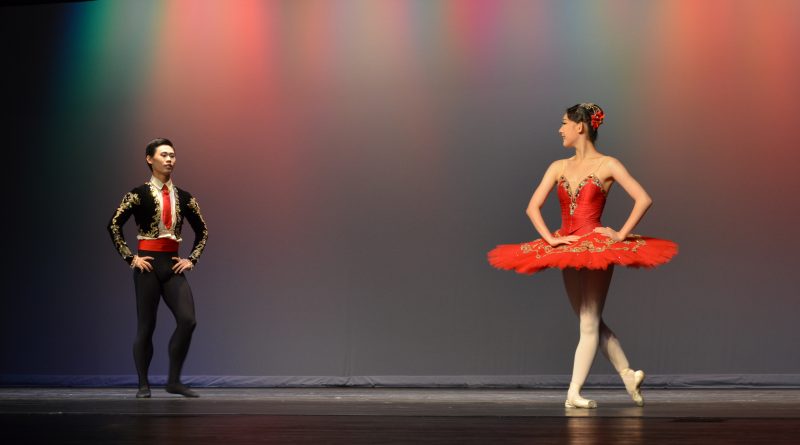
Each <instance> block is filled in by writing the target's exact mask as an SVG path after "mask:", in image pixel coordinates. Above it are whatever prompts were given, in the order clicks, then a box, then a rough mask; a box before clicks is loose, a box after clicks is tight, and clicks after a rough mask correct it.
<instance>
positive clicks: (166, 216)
mask: <svg viewBox="0 0 800 445" xmlns="http://www.w3.org/2000/svg"><path fill="white" fill-rule="evenodd" d="M145 160H146V161H147V166H148V167H149V168H150V171H151V172H152V177H151V178H150V180H149V181H148V182H146V183H145V184H143V185H140V186H139V187H136V188H134V189H133V190H131V191H130V192H128V193H126V194H125V196H124V197H123V198H122V202H121V203H120V205H119V207H118V208H117V210H116V211H115V212H114V215H113V216H112V217H111V221H110V222H109V224H108V232H109V233H110V234H111V240H112V241H113V242H114V247H115V248H116V249H117V252H119V254H120V255H122V258H123V259H124V260H125V261H126V262H127V263H128V264H130V266H131V268H132V269H133V284H134V289H135V292H136V314H137V323H138V326H137V331H136V340H135V342H134V344H133V359H134V362H135V363H136V372H137V374H138V375H139V390H138V391H137V392H136V397H137V398H148V397H150V383H149V381H148V379H147V372H148V369H149V368H150V361H151V359H152V358H153V331H154V330H155V327H156V314H157V312H158V303H159V301H160V299H161V297H162V296H163V297H164V301H165V302H166V303H167V306H168V307H169V309H170V311H172V315H173V316H175V321H176V323H177V325H176V327H175V332H174V333H173V334H172V338H171V339H170V341H169V377H168V378H167V386H166V387H165V390H166V391H167V392H169V393H172V394H180V395H182V396H184V397H199V396H198V394H197V393H196V392H194V391H192V390H191V389H189V387H187V386H186V385H184V384H183V383H181V378H180V377H181V368H182V367H183V362H184V360H185V359H186V353H187V352H188V351H189V343H190V342H191V340H192V332H193V331H194V328H195V325H196V322H195V317H194V299H193V298H192V290H191V288H190V287H189V282H188V281H187V280H186V277H185V276H184V272H186V271H188V270H191V269H192V268H193V267H194V265H195V264H196V263H197V259H198V258H199V257H200V254H202V252H203V249H204V248H205V247H206V240H207V239H208V229H207V228H206V222H205V220H204V219H203V215H202V214H201V213H200V206H199V205H198V204H197V200H196V199H195V198H194V197H193V196H192V195H191V194H190V193H189V192H187V191H186V190H183V189H179V188H178V187H175V185H173V183H172V170H173V169H174V168H175V149H174V148H173V145H172V142H170V141H169V139H164V138H159V139H154V140H152V141H150V143H149V144H147V149H146V151H145ZM131 215H133V217H134V219H135V221H136V225H137V226H138V228H139V235H138V236H137V237H136V238H137V239H138V240H139V246H138V247H139V248H138V254H136V255H134V254H133V253H131V250H130V248H128V245H127V243H126V242H125V238H124V236H123V234H122V226H123V225H125V222H126V221H128V218H130V216H131ZM184 216H185V217H186V219H187V220H188V221H189V224H190V225H191V226H192V230H194V233H195V238H194V244H193V245H192V251H191V253H190V254H189V257H188V258H180V257H179V256H178V246H179V243H180V241H181V225H182V223H183V217H184Z"/></svg>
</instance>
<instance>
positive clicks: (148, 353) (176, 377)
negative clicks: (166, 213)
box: [133, 251, 197, 386]
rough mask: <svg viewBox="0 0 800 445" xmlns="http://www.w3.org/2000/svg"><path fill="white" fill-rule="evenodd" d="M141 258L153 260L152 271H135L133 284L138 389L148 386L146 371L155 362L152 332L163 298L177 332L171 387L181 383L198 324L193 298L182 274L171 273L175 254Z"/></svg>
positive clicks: (171, 361) (171, 344)
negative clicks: (152, 361)
mask: <svg viewBox="0 0 800 445" xmlns="http://www.w3.org/2000/svg"><path fill="white" fill-rule="evenodd" d="M139 256H140V257H145V256H151V257H153V258H154V259H152V260H150V264H151V265H152V266H153V270H152V271H150V272H147V271H145V272H140V271H139V269H134V271H133V283H134V286H135V288H136V316H137V320H138V326H137V330H136V341H135V342H134V343H133V360H134V361H135V362H136V372H137V374H138V375H139V386H145V385H148V380H147V371H148V369H149V368H150V361H151V360H152V358H153V331H155V329H156V315H157V314H158V303H159V301H160V299H161V296H163V297H164V302H165V303H167V307H169V310H170V311H172V315H173V316H174V317H175V322H176V326H175V332H173V333H172V338H170V340H169V377H168V378H167V383H168V384H174V383H179V382H180V376H181V368H182V367H183V361H184V360H185V359H186V354H187V353H188V352H189V344H190V343H191V341H192V332H194V328H195V326H196V324H197V322H196V321H195V318H194V298H192V289H191V288H190V287H189V282H188V281H187V280H186V277H185V276H184V275H183V274H180V275H176V274H175V273H174V272H173V271H172V265H173V264H175V261H174V260H172V257H176V256H178V254H177V253H176V252H151V251H140V252H139Z"/></svg>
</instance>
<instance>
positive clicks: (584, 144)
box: [488, 103, 678, 408]
mask: <svg viewBox="0 0 800 445" xmlns="http://www.w3.org/2000/svg"><path fill="white" fill-rule="evenodd" d="M604 117H605V115H604V113H603V110H602V109H601V108H600V107H599V106H597V105H595V104H592V103H582V104H578V105H575V106H572V107H570V108H568V109H567V112H566V113H565V114H564V116H563V118H562V122H561V128H559V130H558V132H559V134H561V139H562V141H563V146H564V147H574V148H575V155H574V156H572V157H570V158H567V159H560V160H558V161H555V162H553V163H552V164H551V165H550V167H549V168H548V169H547V171H546V172H545V174H544V178H543V179H542V182H541V183H540V184H539V186H538V187H537V188H536V191H535V192H534V193H533V196H532V197H531V200H530V203H529V204H528V209H527V214H528V217H530V219H531V222H533V226H534V227H535V228H536V230H537V231H538V232H539V234H540V235H541V236H542V237H541V238H540V239H537V240H535V241H531V242H528V243H523V244H506V245H501V246H497V247H496V248H495V249H493V250H492V251H491V252H489V255H488V256H489V262H490V263H491V264H492V265H493V266H494V267H497V268H498V269H505V270H515V271H517V272H519V273H526V274H532V273H535V272H538V271H539V270H542V269H544V268H549V267H557V268H559V269H562V274H563V277H564V286H565V287H566V290H567V295H568V296H569V301H570V304H571V305H572V309H573V310H574V311H575V314H576V315H578V317H579V319H580V340H579V341H578V347H577V348H576V350H575V361H574V364H573V368H572V380H571V382H570V385H569V390H568V392H567V400H566V401H565V402H564V406H566V407H567V408H596V407H597V402H595V401H594V400H589V399H584V398H583V397H581V395H580V390H581V387H582V386H583V383H584V381H585V380H586V376H587V375H588V374H589V368H590V367H591V365H592V362H593V361H594V356H595V353H596V352H597V346H598V344H599V346H600V350H601V351H602V352H603V354H604V355H605V356H606V357H607V358H608V360H609V361H610V362H611V364H612V365H614V368H615V369H616V370H617V372H618V373H619V374H620V377H622V382H623V383H624V384H625V388H626V390H627V391H628V393H629V394H630V396H631V398H632V399H633V401H634V402H635V403H636V404H637V405H638V406H643V405H644V399H643V398H642V394H641V389H640V387H641V385H642V382H643V381H644V377H645V375H644V372H643V371H641V370H639V371H634V370H633V369H631V368H630V365H629V364H628V359H627V358H626V357H625V353H624V352H623V351H622V346H621V345H620V342H619V340H618V339H617V337H616V335H614V332H613V331H612V330H611V329H610V328H609V327H608V326H607V325H606V324H605V323H604V322H603V319H602V313H603V306H604V304H605V300H606V294H607V293H608V287H609V284H610V283H611V275H612V274H613V273H614V265H615V264H620V265H623V266H630V267H655V266H657V265H659V264H663V263H666V262H667V261H669V260H670V259H671V258H672V257H673V256H674V255H675V254H676V253H677V252H678V246H677V245H676V244H675V243H673V242H672V241H668V240H663V239H657V238H649V237H643V236H639V235H634V234H632V233H631V231H632V230H633V228H634V227H636V224H637V223H638V222H639V220H641V219H642V216H644V214H645V212H646V211H647V209H648V208H649V207H650V205H652V203H653V201H652V200H651V199H650V196H648V194H647V192H646V191H645V190H644V188H642V186H641V185H639V183H638V182H637V181H636V180H635V179H634V178H633V176H631V175H630V173H628V171H627V170H626V169H625V167H624V166H623V165H622V163H621V162H619V161H618V160H617V159H614V158H612V157H610V156H605V155H603V154H601V153H600V152H598V151H597V148H595V145H594V141H595V140H596V139H597V129H598V128H599V126H600V124H602V123H603V119H604ZM614 182H617V183H619V185H621V186H622V188H623V189H625V191H626V192H627V193H628V194H629V195H630V196H631V197H632V198H633V200H634V201H635V204H634V206H633V210H632V211H631V214H630V216H629V217H628V220H627V221H626V222H625V224H624V225H623V226H622V228H621V229H620V230H619V231H616V230H613V229H611V228H610V227H604V226H602V225H601V223H600V217H601V215H602V213H603V206H604V205H605V202H606V196H607V195H608V191H609V189H610V187H611V185H612V184H613V183H614ZM554 186H556V187H558V191H557V194H558V200H559V202H560V204H561V228H560V229H558V230H557V231H556V232H555V233H550V231H549V230H548V229H547V226H546V225H545V223H544V219H543V218H542V213H541V210H540V209H541V207H542V204H543V203H544V201H545V198H547V195H548V194H549V193H550V191H551V190H552V189H553V187H554Z"/></svg>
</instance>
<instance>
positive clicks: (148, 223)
mask: <svg viewBox="0 0 800 445" xmlns="http://www.w3.org/2000/svg"><path fill="white" fill-rule="evenodd" d="M158 193H160V192H159V191H158V190H156V189H155V188H153V187H151V186H150V183H149V182H147V183H145V184H143V185H141V186H139V187H136V188H134V189H133V190H131V191H130V192H128V193H126V194H125V196H123V197H122V202H121V203H120V205H119V207H117V210H116V211H114V215H113V216H112V217H111V221H109V223H108V233H110V234H111V241H113V242H114V247H115V248H116V249H117V252H119V254H120V255H122V258H123V259H124V260H125V261H127V262H128V264H130V263H131V261H133V253H131V249H130V248H129V247H128V244H127V243H126V242H125V236H124V235H123V234H122V226H124V225H125V223H126V222H127V221H128V218H130V217H131V215H133V218H134V220H135V221H136V225H137V226H138V227H139V235H140V236H143V237H148V238H157V237H158V222H159V221H160V219H161V204H160V203H159V201H158V198H157V196H158ZM175 201H177V202H176V203H175V221H176V223H175V236H176V237H178V239H180V237H181V226H182V225H183V217H184V216H185V217H186V219H187V220H188V221H189V225H191V226H192V230H194V244H193V245H192V253H190V254H189V260H191V262H192V263H195V264H196V263H197V259H198V258H200V255H201V254H202V253H203V249H205V247H206V240H208V228H207V227H206V221H205V220H204V219H203V215H202V214H201V213H200V206H199V205H198V204H197V200H196V199H194V197H193V196H192V194H191V193H189V192H187V191H186V190H181V189H179V188H178V187H175Z"/></svg>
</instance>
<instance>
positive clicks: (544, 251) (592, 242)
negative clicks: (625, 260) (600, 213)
mask: <svg viewBox="0 0 800 445" xmlns="http://www.w3.org/2000/svg"><path fill="white" fill-rule="evenodd" d="M554 235H555V236H556V237H560V236H561V235H560V234H559V233H558V232H555V233H554ZM584 236H593V238H592V239H584V240H583V241H579V242H577V243H572V244H569V245H568V244H560V245H558V246H556V247H553V246H551V245H549V244H547V243H546V242H545V241H544V240H543V239H537V240H536V241H531V242H529V243H523V244H520V246H519V248H520V252H521V253H522V254H523V255H527V254H532V253H535V254H536V258H537V259H538V258H541V257H543V256H547V255H551V254H556V253H582V252H590V253H601V252H605V251H606V250H612V251H614V250H622V251H631V252H634V253H635V252H636V251H637V250H638V249H639V247H642V246H646V245H647V241H645V240H644V239H643V238H642V236H641V235H635V234H631V235H628V237H627V238H625V239H624V240H622V241H618V242H615V241H614V240H612V239H611V238H609V237H607V236H604V235H600V234H594V233H591V234H586V235H584Z"/></svg>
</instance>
